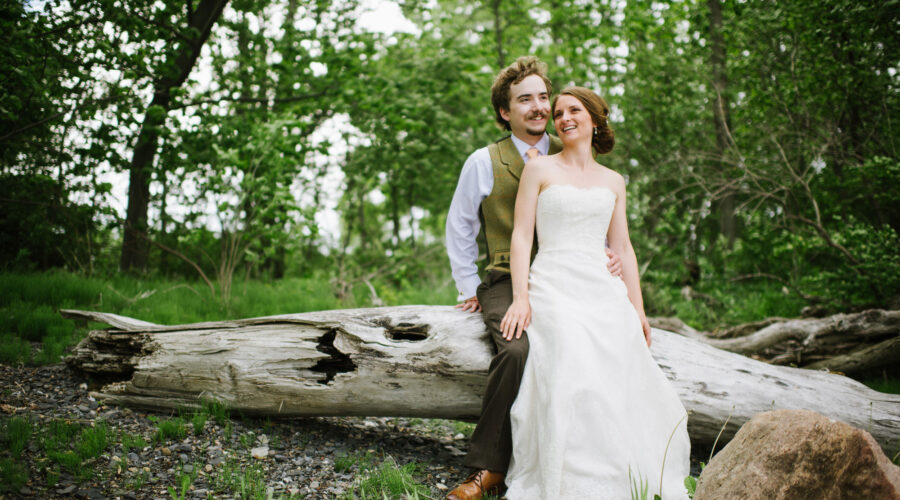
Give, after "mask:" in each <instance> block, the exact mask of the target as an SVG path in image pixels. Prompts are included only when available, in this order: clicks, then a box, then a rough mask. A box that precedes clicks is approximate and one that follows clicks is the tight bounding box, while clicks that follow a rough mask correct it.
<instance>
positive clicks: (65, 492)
mask: <svg viewBox="0 0 900 500" xmlns="http://www.w3.org/2000/svg"><path fill="white" fill-rule="evenodd" d="M73 491H75V485H74V484H70V485H68V486H66V487H65V488H63V489H61V490H56V492H57V493H59V494H60V495H68V494H69V493H72V492H73Z"/></svg>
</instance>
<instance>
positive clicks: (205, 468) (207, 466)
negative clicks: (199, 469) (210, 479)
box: [203, 464, 213, 472]
mask: <svg viewBox="0 0 900 500" xmlns="http://www.w3.org/2000/svg"><path fill="white" fill-rule="evenodd" d="M203 470H205V471H206V472H212V470H213V466H212V465H210V464H206V467H203Z"/></svg>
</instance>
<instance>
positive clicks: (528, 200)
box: [501, 87, 690, 500]
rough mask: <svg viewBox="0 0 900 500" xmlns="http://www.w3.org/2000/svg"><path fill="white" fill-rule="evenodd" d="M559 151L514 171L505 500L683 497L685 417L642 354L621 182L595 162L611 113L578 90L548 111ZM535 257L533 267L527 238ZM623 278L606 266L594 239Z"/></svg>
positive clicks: (645, 343)
mask: <svg viewBox="0 0 900 500" xmlns="http://www.w3.org/2000/svg"><path fill="white" fill-rule="evenodd" d="M552 112H553V125H554V127H555V128H556V131H557V134H558V135H559V138H560V139H561V140H562V142H563V144H564V149H563V151H562V152H561V153H559V154H556V155H550V156H541V157H538V158H535V159H533V160H530V161H529V162H528V163H527V164H526V165H525V170H524V171H523V173H522V178H521V181H520V184H519V192H518V195H517V197H516V208H515V224H514V229H513V235H512V256H511V262H510V267H511V271H512V286H513V303H512V305H511V306H510V307H509V310H508V311H507V313H506V315H505V316H504V318H503V321H502V323H501V329H502V331H503V334H504V337H505V338H506V339H507V340H509V339H512V338H513V337H514V336H515V337H517V338H518V337H519V336H520V335H521V334H522V331H523V330H524V329H525V328H528V338H529V340H530V342H531V349H530V350H529V354H528V361H527V363H526V366H525V373H524V375H523V378H522V385H521V387H520V389H519V393H518V397H517V398H516V401H515V404H514V405H513V407H512V410H511V413H510V418H511V421H512V439H513V457H512V462H511V464H510V468H509V472H508V474H507V476H506V482H507V485H508V486H509V490H508V491H507V497H508V498H509V499H510V500H518V499H525V500H532V499H544V500H555V499H563V498H571V499H576V498H577V499H586V498H593V499H603V500H617V499H628V498H632V492H633V491H635V490H640V489H641V485H644V484H645V485H646V486H647V488H648V491H649V494H650V498H653V495H654V494H659V493H661V496H662V498H663V500H670V499H676V498H677V499H683V498H687V494H686V491H685V488H684V485H683V480H684V478H685V476H687V475H688V474H689V466H690V464H689V455H690V441H689V439H688V434H687V419H686V413H685V410H684V407H683V406H682V404H681V402H680V401H679V399H678V395H677V394H676V393H675V391H674V389H672V387H671V386H670V385H669V383H668V381H667V380H666V378H665V376H664V375H663V373H662V371H661V370H660V369H659V367H658V366H657V365H656V363H655V362H654V361H653V358H652V357H651V356H650V350H649V346H650V324H649V323H648V322H647V318H646V316H645V314H644V305H643V299H642V298H641V289H640V283H639V278H638V268H637V259H636V258H635V255H634V249H633V248H632V247H631V242H630V240H629V236H628V224H627V218H626V215H625V180H624V179H623V177H622V176H621V175H619V174H618V173H616V172H614V171H612V170H610V169H608V168H606V167H604V166H602V165H600V164H598V163H597V162H596V161H594V156H593V153H592V149H593V150H594V151H596V152H597V153H600V154H602V153H608V152H609V151H611V150H612V148H613V144H614V134H613V131H612V129H610V127H609V124H608V121H607V120H608V116H609V108H608V106H607V105H606V102H605V101H604V100H603V99H602V98H601V97H599V96H598V95H597V94H595V93H594V92H592V91H590V90H588V89H585V88H582V87H570V88H568V89H566V90H563V91H562V93H561V94H560V95H559V96H558V97H557V98H556V99H555V100H554V102H553V106H552ZM535 226H536V227H537V233H538V241H539V246H538V247H539V251H538V254H537V256H536V257H535V259H534V262H533V264H532V265H531V270H530V273H529V269H528V261H529V256H530V255H531V245H532V235H533V234H534V229H535ZM607 240H608V242H609V246H610V248H611V249H612V250H613V251H614V252H615V253H616V254H618V255H620V256H621V257H622V264H623V268H624V269H623V271H624V282H623V280H621V279H619V278H616V277H614V276H612V275H611V274H609V272H608V271H607V269H606V265H605V264H606V260H607V256H606V252H605V242H606V241H607Z"/></svg>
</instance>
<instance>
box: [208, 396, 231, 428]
mask: <svg viewBox="0 0 900 500" xmlns="http://www.w3.org/2000/svg"><path fill="white" fill-rule="evenodd" d="M203 412H204V413H205V414H206V415H208V416H210V417H212V418H213V420H215V421H216V423H217V424H218V425H223V424H225V422H226V421H227V420H228V406H227V405H226V404H225V403H224V402H221V401H218V400H215V399H203Z"/></svg>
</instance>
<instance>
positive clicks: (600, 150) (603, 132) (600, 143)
mask: <svg viewBox="0 0 900 500" xmlns="http://www.w3.org/2000/svg"><path fill="white" fill-rule="evenodd" d="M562 95H570V96H572V97H574V98H575V99H578V100H579V101H580V102H581V104H582V105H584V109H586V110H587V112H588V113H589V114H590V115H591V120H593V122H594V126H595V127H594V135H593V137H591V146H592V147H593V148H594V151H596V152H597V154H601V155H603V154H606V153H609V152H610V151H612V150H613V146H615V144H616V133H615V132H614V131H613V129H611V128H610V127H609V106H608V105H607V104H606V101H604V100H603V98H602V97H600V96H598V95H597V94H596V93H594V91H593V90H590V89H586V88H584V87H566V88H565V89H563V91H562V92H560V93H559V95H557V96H556V97H554V98H553V105H552V107H551V112H550V113H551V114H550V116H556V101H557V100H558V99H559V96H562Z"/></svg>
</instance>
